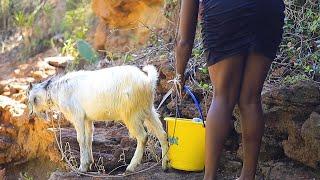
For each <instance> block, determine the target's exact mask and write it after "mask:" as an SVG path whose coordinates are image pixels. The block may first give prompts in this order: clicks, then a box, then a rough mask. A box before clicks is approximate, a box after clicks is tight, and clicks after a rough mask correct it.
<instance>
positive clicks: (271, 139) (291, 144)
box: [235, 82, 320, 169]
mask: <svg viewBox="0 0 320 180" xmlns="http://www.w3.org/2000/svg"><path fill="white" fill-rule="evenodd" d="M262 99H263V107H264V113H265V114H264V115H265V118H266V129H265V135H264V137H263V144H262V153H261V154H262V158H263V157H264V158H265V159H270V158H272V159H279V158H281V157H284V156H287V157H289V158H292V159H294V160H297V161H299V162H302V163H304V164H306V165H308V166H310V167H313V168H317V169H319V168H320V166H319V162H320V156H319V155H320V139H319V137H320V136H319V132H320V125H319V124H320V117H319V105H320V88H319V86H318V84H316V83H312V82H299V83H297V84H294V85H290V86H281V87H272V88H270V89H269V90H266V91H264V92H263V95H262ZM235 115H236V117H237V119H238V120H237V121H236V123H235V127H236V130H237V131H238V132H239V133H240V134H241V128H240V121H239V120H240V114H239V109H236V110H235ZM241 152H242V148H241V147H240V149H239V155H240V156H241Z"/></svg>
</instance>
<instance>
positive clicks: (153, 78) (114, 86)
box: [29, 66, 168, 172]
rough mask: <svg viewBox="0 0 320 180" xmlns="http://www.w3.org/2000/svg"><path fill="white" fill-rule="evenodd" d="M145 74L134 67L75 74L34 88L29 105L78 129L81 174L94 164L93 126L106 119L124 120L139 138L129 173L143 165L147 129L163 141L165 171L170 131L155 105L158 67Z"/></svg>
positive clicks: (148, 69) (149, 68)
mask: <svg viewBox="0 0 320 180" xmlns="http://www.w3.org/2000/svg"><path fill="white" fill-rule="evenodd" d="M143 70H144V71H146V72H147V74H145V73H144V72H142V71H141V70H140V69H138V68H137V67H134V66H117V67H111V68H106V69H101V70H96V71H78V72H72V73H69V74H66V75H65V76H62V77H57V78H53V79H51V80H47V81H45V82H43V83H40V84H37V85H36V86H35V87H33V88H32V89H31V91H30V95H29V102H30V104H31V105H32V107H33V109H35V111H36V112H37V113H39V112H42V111H47V110H49V109H56V110H58V111H61V112H62V113H63V114H64V116H65V117H66V118H67V119H68V120H69V121H70V122H71V123H72V124H73V125H74V127H75V129H76V131H77V140H78V142H79V145H80V157H81V158H80V167H79V170H80V171H83V172H84V171H87V170H88V168H89V166H90V164H91V163H93V156H92V138H93V121H107V120H116V121H122V122H123V123H124V124H125V125H126V127H127V128H128V130H129V132H130V135H131V136H132V137H134V138H136V139H137V148H136V151H135V153H134V156H133V158H132V160H131V162H130V164H129V166H128V167H127V170H128V171H133V170H134V169H135V167H136V166H137V165H138V164H139V163H140V162H141V159H142V156H143V151H144V148H145V145H146V142H147V132H146V131H145V128H144V126H145V127H147V129H148V131H150V132H152V133H153V134H154V135H155V136H156V137H157V138H158V139H159V141H160V144H161V148H162V157H163V161H162V167H163V169H166V168H167V161H168V159H167V156H165V155H166V153H167V150H168V142H167V137H166V132H165V131H164V130H163V127H162V124H161V122H160V120H159V117H158V114H157V112H156V110H155V108H154V105H153V103H154V94H155V88H156V82H157V79H158V73H157V71H156V69H155V67H154V66H146V67H144V68H143ZM46 87H47V88H46ZM35 98H36V100H35Z"/></svg>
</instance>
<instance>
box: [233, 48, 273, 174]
mask: <svg viewBox="0 0 320 180" xmlns="http://www.w3.org/2000/svg"><path fill="white" fill-rule="evenodd" d="M270 64H271V60H270V59H267V58H266V57H264V56H261V55H259V54H250V55H249V56H248V59H247V62H246V66H245V72H244V75H243V82H242V88H241V93H240V99H239V108H240V113H241V128H242V142H243V149H244V153H243V155H244V159H243V168H242V171H241V176H240V178H239V179H241V180H253V179H254V178H255V173H256V166H257V163H258V156H259V151H260V144H261V138H262V135H263V130H264V120H263V113H262V106H261V91H262V87H263V84H264V81H265V78H266V76H267V74H268V71H269V68H270Z"/></svg>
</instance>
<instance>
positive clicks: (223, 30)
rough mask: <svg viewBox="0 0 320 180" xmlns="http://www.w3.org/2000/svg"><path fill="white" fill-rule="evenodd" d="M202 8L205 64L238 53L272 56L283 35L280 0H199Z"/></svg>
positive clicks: (283, 6)
mask: <svg viewBox="0 0 320 180" xmlns="http://www.w3.org/2000/svg"><path fill="white" fill-rule="evenodd" d="M202 7H203V11H202V13H203V14H202V36H203V44H204V48H205V51H206V54H207V61H208V62H207V65H208V66H210V65H213V64H215V63H217V62H219V61H221V60H223V59H225V58H227V57H229V56H232V55H236V54H241V53H250V52H258V53H261V54H262V55H264V56H266V57H267V58H269V59H270V60H273V59H274V58H275V56H276V53H277V50H278V46H279V44H280V42H281V40H282V34H283V24H284V9H285V5H284V2H283V0H203V1H202Z"/></svg>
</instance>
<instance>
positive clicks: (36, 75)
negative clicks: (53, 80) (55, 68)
mask: <svg viewBox="0 0 320 180" xmlns="http://www.w3.org/2000/svg"><path fill="white" fill-rule="evenodd" d="M32 77H33V78H34V79H36V80H38V81H39V80H42V79H45V78H47V77H48V75H46V74H45V73H44V72H43V71H34V72H32Z"/></svg>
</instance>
